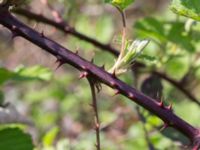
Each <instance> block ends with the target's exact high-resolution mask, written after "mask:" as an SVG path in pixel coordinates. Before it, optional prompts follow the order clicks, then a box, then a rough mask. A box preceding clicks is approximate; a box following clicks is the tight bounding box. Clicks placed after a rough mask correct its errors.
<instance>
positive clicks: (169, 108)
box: [166, 103, 172, 111]
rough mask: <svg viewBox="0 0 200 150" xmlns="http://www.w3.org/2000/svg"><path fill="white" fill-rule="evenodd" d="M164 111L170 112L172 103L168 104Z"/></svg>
mask: <svg viewBox="0 0 200 150" xmlns="http://www.w3.org/2000/svg"><path fill="white" fill-rule="evenodd" d="M166 109H168V110H170V111H172V103H170V104H169V106H167V107H166Z"/></svg>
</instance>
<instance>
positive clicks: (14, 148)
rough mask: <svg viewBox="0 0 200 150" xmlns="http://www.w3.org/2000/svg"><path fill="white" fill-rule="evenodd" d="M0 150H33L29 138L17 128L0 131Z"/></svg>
mask: <svg viewBox="0 0 200 150" xmlns="http://www.w3.org/2000/svg"><path fill="white" fill-rule="evenodd" d="M0 141H1V142H0V149H1V150H33V148H34V146H33V143H32V140H31V136H30V135H28V134H26V133H24V132H23V131H22V130H20V129H19V128H5V129H2V130H0Z"/></svg>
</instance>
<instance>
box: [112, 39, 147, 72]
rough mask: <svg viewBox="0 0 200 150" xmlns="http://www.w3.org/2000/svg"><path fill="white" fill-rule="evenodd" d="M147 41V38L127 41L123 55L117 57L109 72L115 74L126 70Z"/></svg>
mask: <svg viewBox="0 0 200 150" xmlns="http://www.w3.org/2000/svg"><path fill="white" fill-rule="evenodd" d="M148 43H149V40H135V41H133V42H132V43H128V42H127V44H126V48H125V54H124V56H123V57H122V58H121V59H117V61H116V62H115V64H114V65H113V67H112V68H111V69H110V70H109V72H110V73H114V72H115V74H117V75H119V74H122V73H125V72H127V70H128V69H129V68H130V67H131V65H132V64H133V62H134V61H135V60H136V58H138V56H140V54H141V53H142V51H143V50H144V48H145V47H146V46H147V44H148Z"/></svg>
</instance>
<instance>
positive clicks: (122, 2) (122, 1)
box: [105, 0, 135, 10]
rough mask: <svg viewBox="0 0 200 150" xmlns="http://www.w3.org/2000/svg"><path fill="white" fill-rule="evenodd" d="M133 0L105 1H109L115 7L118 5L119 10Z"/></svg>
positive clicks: (106, 0)
mask: <svg viewBox="0 0 200 150" xmlns="http://www.w3.org/2000/svg"><path fill="white" fill-rule="evenodd" d="M134 1H135V0H105V2H106V3H110V4H112V5H114V6H116V7H119V8H120V9H121V10H123V9H125V8H127V7H128V6H129V5H131V4H132V3H133V2H134Z"/></svg>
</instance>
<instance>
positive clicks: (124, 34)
mask: <svg viewBox="0 0 200 150" xmlns="http://www.w3.org/2000/svg"><path fill="white" fill-rule="evenodd" d="M116 8H117V10H118V11H119V12H120V14H121V17H122V24H123V27H122V42H121V49H120V54H119V56H118V58H117V61H116V63H115V64H114V66H113V67H112V68H111V69H110V71H109V72H111V73H113V72H115V71H116V70H117V69H118V65H119V64H120V62H121V60H122V58H123V57H124V54H125V47H126V14H125V12H124V11H123V10H121V9H120V8H119V7H116Z"/></svg>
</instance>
